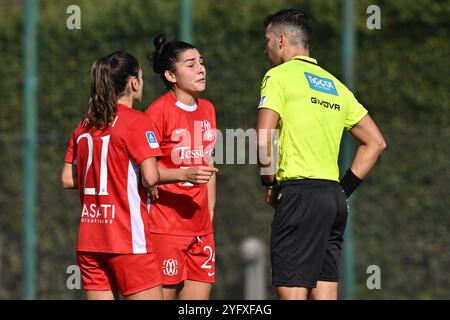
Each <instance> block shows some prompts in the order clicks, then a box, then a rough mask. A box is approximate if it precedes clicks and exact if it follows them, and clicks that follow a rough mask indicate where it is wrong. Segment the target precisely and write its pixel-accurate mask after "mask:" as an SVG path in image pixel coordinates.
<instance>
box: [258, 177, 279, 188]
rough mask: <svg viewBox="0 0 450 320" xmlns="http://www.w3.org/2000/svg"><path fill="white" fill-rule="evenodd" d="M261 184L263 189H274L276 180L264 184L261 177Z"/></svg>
mask: <svg viewBox="0 0 450 320" xmlns="http://www.w3.org/2000/svg"><path fill="white" fill-rule="evenodd" d="M261 184H262V185H263V186H264V187H275V186H276V184H277V180H276V179H273V181H272V182H266V181H265V180H264V178H263V176H261Z"/></svg>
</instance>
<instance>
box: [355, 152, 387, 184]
mask: <svg viewBox="0 0 450 320" xmlns="http://www.w3.org/2000/svg"><path fill="white" fill-rule="evenodd" d="M384 148H385V146H383V145H377V144H372V145H365V144H362V145H360V146H359V148H358V150H357V151H356V154H355V157H354V159H353V162H352V165H351V167H350V169H351V170H352V171H353V173H354V174H355V175H356V176H357V177H358V178H360V179H364V178H365V177H366V176H367V174H368V173H369V172H370V170H372V168H373V167H374V166H375V164H376V163H377V161H378V157H379V156H380V154H381V153H382V152H383V150H384Z"/></svg>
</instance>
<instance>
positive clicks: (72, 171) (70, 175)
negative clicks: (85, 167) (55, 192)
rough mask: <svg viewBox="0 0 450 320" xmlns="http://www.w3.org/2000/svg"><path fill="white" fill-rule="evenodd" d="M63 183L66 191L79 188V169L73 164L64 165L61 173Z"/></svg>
mask: <svg viewBox="0 0 450 320" xmlns="http://www.w3.org/2000/svg"><path fill="white" fill-rule="evenodd" d="M61 183H62V186H63V188H64V189H76V188H78V180H77V167H76V166H74V165H72V164H71V163H67V162H65V163H64V166H63V168H62V172H61Z"/></svg>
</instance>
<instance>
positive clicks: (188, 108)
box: [175, 101, 197, 112]
mask: <svg viewBox="0 0 450 320" xmlns="http://www.w3.org/2000/svg"><path fill="white" fill-rule="evenodd" d="M175 104H176V106H177V107H178V108H180V109H183V110H184V111H189V112H192V111H195V110H197V104H194V105H193V106H188V105H187V104H184V103H183V102H181V101H177V102H176V103H175Z"/></svg>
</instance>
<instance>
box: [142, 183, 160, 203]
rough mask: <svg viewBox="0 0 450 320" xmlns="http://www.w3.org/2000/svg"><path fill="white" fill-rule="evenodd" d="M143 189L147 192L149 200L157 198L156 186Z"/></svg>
mask: <svg viewBox="0 0 450 320" xmlns="http://www.w3.org/2000/svg"><path fill="white" fill-rule="evenodd" d="M145 191H146V193H147V198H149V199H150V200H152V201H153V200H156V199H158V198H159V195H158V188H157V187H156V186H154V187H150V188H147V189H146V190H145Z"/></svg>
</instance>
